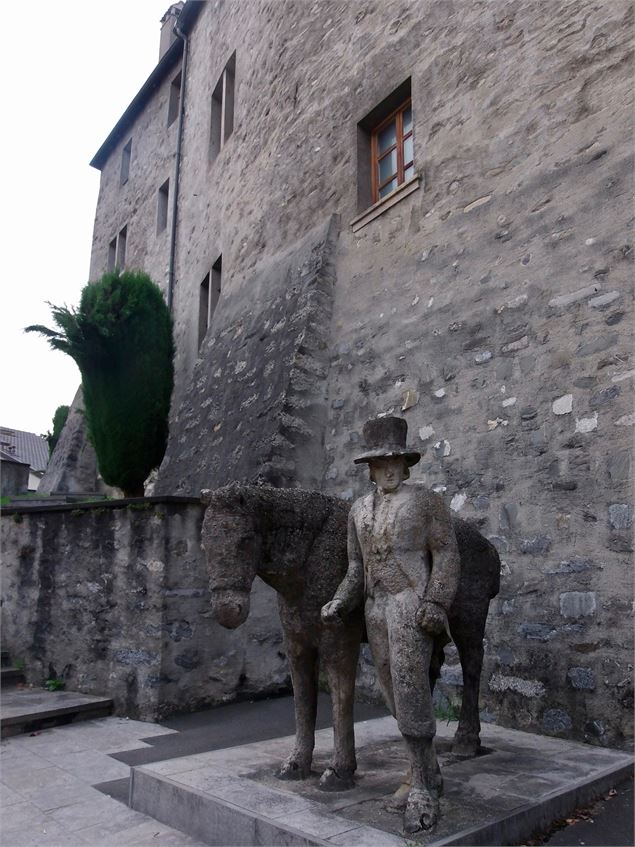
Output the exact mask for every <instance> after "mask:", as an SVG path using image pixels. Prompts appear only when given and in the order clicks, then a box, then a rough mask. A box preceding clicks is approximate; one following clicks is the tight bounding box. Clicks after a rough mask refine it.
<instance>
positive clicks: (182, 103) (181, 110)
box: [168, 23, 188, 312]
mask: <svg viewBox="0 0 635 847" xmlns="http://www.w3.org/2000/svg"><path fill="white" fill-rule="evenodd" d="M174 34H175V35H176V36H177V37H178V38H180V39H181V41H182V42H183V61H182V62H181V90H180V92H179V123H178V126H177V130H176V133H177V135H176V161H175V163H174V189H173V191H172V226H171V228H170V260H169V264H168V309H169V310H170V312H172V308H173V300H174V264H175V258H176V224H177V220H176V217H177V209H178V200H179V177H180V174H181V142H182V139H183V116H184V114H185V78H186V76H187V48H188V41H187V36H186V35H185V33H184V32H183V31H182V30H180V29H179V25H178V23H177V24H175V25H174Z"/></svg>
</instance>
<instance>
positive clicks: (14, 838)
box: [0, 718, 200, 847]
mask: <svg viewBox="0 0 635 847" xmlns="http://www.w3.org/2000/svg"><path fill="white" fill-rule="evenodd" d="M174 733H175V730H172V729H168V728H166V727H162V726H158V725H157V724H150V723H142V722H140V721H131V720H127V719H126V718H101V719H99V720H94V721H84V722H82V723H78V724H71V725H69V726H64V727H59V728H56V729H48V730H44V731H42V732H40V733H38V734H36V735H17V736H15V737H13V738H9V739H7V740H5V741H3V742H2V743H1V744H0V807H1V809H2V818H1V824H0V834H1V836H2V837H1V839H0V841H1V843H2V845H3V847H43V845H50V847H76V845H83V847H86V845H90V847H92V846H93V845H95V847H97V845H100V847H112V845H113V844H117V845H118V847H119V845H122V847H123V845H133V844H134V845H150V844H153V845H174V847H198V845H200V842H198V841H195V840H194V839H192V838H189V837H188V836H187V835H184V834H183V833H182V832H178V831H176V830H174V829H171V828H170V827H168V826H165V825H163V824H160V823H158V822H157V821H155V820H154V819H153V818H149V817H147V816H146V815H142V814H140V813H139V812H134V811H133V810H132V809H129V808H128V807H127V806H125V805H124V804H123V803H120V802H118V801H117V800H113V799H112V798H111V797H107V796H106V795H104V794H103V793H102V792H100V791H98V790H97V789H96V788H94V787H93V786H94V785H96V784H98V783H100V782H104V781H105V780H116V779H123V778H127V777H128V775H129V770H130V769H129V766H128V765H125V764H123V762H120V761H117V760H116V759H113V758H111V756H110V755H109V754H111V753H118V752H120V751H123V750H130V749H137V748H146V747H148V746H149V745H148V744H147V743H145V742H143V741H141V740H140V739H141V738H146V737H149V736H161V735H171V734H174Z"/></svg>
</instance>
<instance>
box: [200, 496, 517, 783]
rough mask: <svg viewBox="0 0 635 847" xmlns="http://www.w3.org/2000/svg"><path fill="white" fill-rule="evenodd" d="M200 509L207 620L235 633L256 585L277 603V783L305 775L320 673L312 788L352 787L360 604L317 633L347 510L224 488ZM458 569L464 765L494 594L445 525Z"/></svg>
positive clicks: (469, 541) (440, 641)
mask: <svg viewBox="0 0 635 847" xmlns="http://www.w3.org/2000/svg"><path fill="white" fill-rule="evenodd" d="M201 498H202V501H203V503H204V504H206V505H207V509H206V512H205V517H204V520H203V529H202V546H203V549H204V551H205V553H206V557H207V562H208V566H209V574H210V590H211V599H212V611H213V614H214V617H215V618H216V620H217V621H218V622H219V623H220V624H221V625H222V626H224V627H227V628H228V629H234V628H236V627H237V626H240V624H242V623H244V621H245V620H246V619H247V615H248V614H249V595H250V591H251V586H252V583H253V581H254V578H255V577H256V576H259V577H260V578H261V579H263V580H264V581H265V582H266V583H267V584H268V585H270V586H271V587H272V588H274V589H275V590H276V591H277V593H278V606H279V610H280V619H281V622H282V629H283V632H284V639H285V645H286V650H287V655H288V658H289V666H290V669H291V680H292V683H293V691H294V704H295V720H296V738H295V746H294V748H293V750H292V752H291V753H290V755H289V756H288V757H287V758H286V759H285V761H284V762H283V763H282V765H281V767H280V770H279V771H278V774H277V775H278V777H279V778H281V779H306V778H307V777H308V776H309V774H310V771H311V762H312V757H313V748H314V743H315V742H314V734H315V719H316V713H317V695H318V670H319V667H320V665H321V666H322V668H323V670H324V671H325V672H326V677H327V680H328V684H329V688H330V691H331V698H332V707H333V735H334V753H333V758H332V760H331V763H330V765H329V766H328V767H327V769H326V770H325V771H324V773H323V774H322V776H321V778H320V787H321V788H323V789H324V790H343V789H345V788H350V787H352V785H353V774H354V773H355V770H356V767H357V763H356V759H355V738H354V730H353V701H354V689H355V672H356V667H357V661H358V656H359V647H360V642H361V640H362V636H363V630H364V616H363V602H362V600H363V598H362V597H361V596H360V605H359V606H358V608H357V609H356V610H355V611H354V612H353V613H352V614H351V615H350V616H349V617H348V618H347V619H346V626H344V627H332V626H326V625H324V624H323V623H322V620H321V617H320V612H321V609H322V606H323V605H324V604H325V603H327V602H328V601H329V600H331V599H332V597H333V595H334V593H335V591H336V589H337V587H338V585H339V584H340V582H341V581H342V579H343V578H344V576H345V574H346V570H347V567H348V559H347V550H346V538H347V521H348V512H349V509H350V507H349V505H348V504H347V503H345V502H344V501H343V500H340V499H339V498H336V497H330V496H328V495H325V494H321V493H319V492H316V491H303V490H301V489H295V488H294V489H280V488H269V487H264V486H253V485H238V484H232V485H228V486H225V487H224V488H219V489H217V490H214V491H210V490H205V491H203V492H202V493H201ZM453 523H454V528H455V532H456V536H457V541H458V547H459V554H460V559H461V574H460V579H459V587H458V591H457V594H456V597H455V600H454V602H453V604H452V606H451V608H450V612H449V614H448V622H449V626H450V632H451V634H452V638H453V639H454V642H455V644H456V646H457V649H458V652H459V657H460V660H461V667H462V669H463V701H462V705H461V712H460V717H459V725H458V729H457V732H456V735H455V738H454V744H453V750H454V752H456V753H458V754H459V755H463V756H474V755H476V754H477V752H478V750H479V746H480V721H479V714H478V693H479V685H480V676H481V669H482V663H483V635H484V632H485V621H486V619H487V612H488V608H489V602H490V600H491V599H492V598H493V597H495V596H496V594H497V593H498V589H499V579H500V576H499V575H500V560H499V557H498V553H497V552H496V549H495V548H494V547H493V546H492V545H491V544H490V543H489V542H488V541H487V540H486V539H485V538H483V536H482V535H481V534H480V533H479V532H478V530H477V529H476V528H475V527H474V526H472V524H470V523H468V522H467V521H463V520H461V519H459V518H453ZM448 641H449V638H448V636H447V635H446V634H445V633H444V634H442V635H440V636H438V637H437V638H436V640H435V650H434V653H433V656H432V660H431V663H430V687H431V689H433V688H434V684H435V682H436V680H437V678H438V676H439V674H440V671H441V666H442V664H443V660H444V647H445V645H446V644H447V643H448Z"/></svg>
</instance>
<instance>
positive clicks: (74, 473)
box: [38, 387, 115, 494]
mask: <svg viewBox="0 0 635 847" xmlns="http://www.w3.org/2000/svg"><path fill="white" fill-rule="evenodd" d="M54 492H65V493H71V494H73V493H78V492H79V493H83V494H86V493H95V492H103V493H108V494H113V493H115V489H113V488H112V487H110V486H107V485H106V483H105V482H104V481H103V479H102V478H101V477H100V475H99V470H98V468H97V456H96V455H95V448H94V447H93V445H92V444H91V443H90V441H89V439H88V434H87V431H86V421H85V419H84V398H83V394H82V389H81V387H80V388H78V389H77V392H76V393H75V397H74V398H73V402H72V404H71V407H70V410H69V412H68V417H67V419H66V423H65V424H64V426H63V428H62V432H61V433H60V437H59V439H58V441H57V444H56V445H55V449H54V450H53V453H52V454H51V458H50V461H49V463H48V465H47V467H46V470H45V471H44V475H43V477H42V480H41V482H40V484H39V486H38V494H52V493H54Z"/></svg>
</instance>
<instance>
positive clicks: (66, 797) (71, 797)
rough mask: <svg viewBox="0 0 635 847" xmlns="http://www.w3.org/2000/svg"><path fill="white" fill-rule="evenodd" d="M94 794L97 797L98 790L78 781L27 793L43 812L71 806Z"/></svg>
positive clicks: (30, 799) (88, 798)
mask: <svg viewBox="0 0 635 847" xmlns="http://www.w3.org/2000/svg"><path fill="white" fill-rule="evenodd" d="M95 796H97V797H99V792H98V791H95V789H94V788H91V787H90V786H89V785H86V784H85V783H80V782H79V781H77V783H76V784H74V785H55V786H49V787H48V788H41V789H39V790H37V791H32V792H30V793H29V795H28V797H29V801H30V802H31V803H33V805H34V806H37V807H38V809H41V810H42V811H43V812H51V811H53V810H54V809H61V808H62V807H63V806H72V805H74V804H75V803H77V802H78V801H80V800H90V799H92V798H93V797H95Z"/></svg>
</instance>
